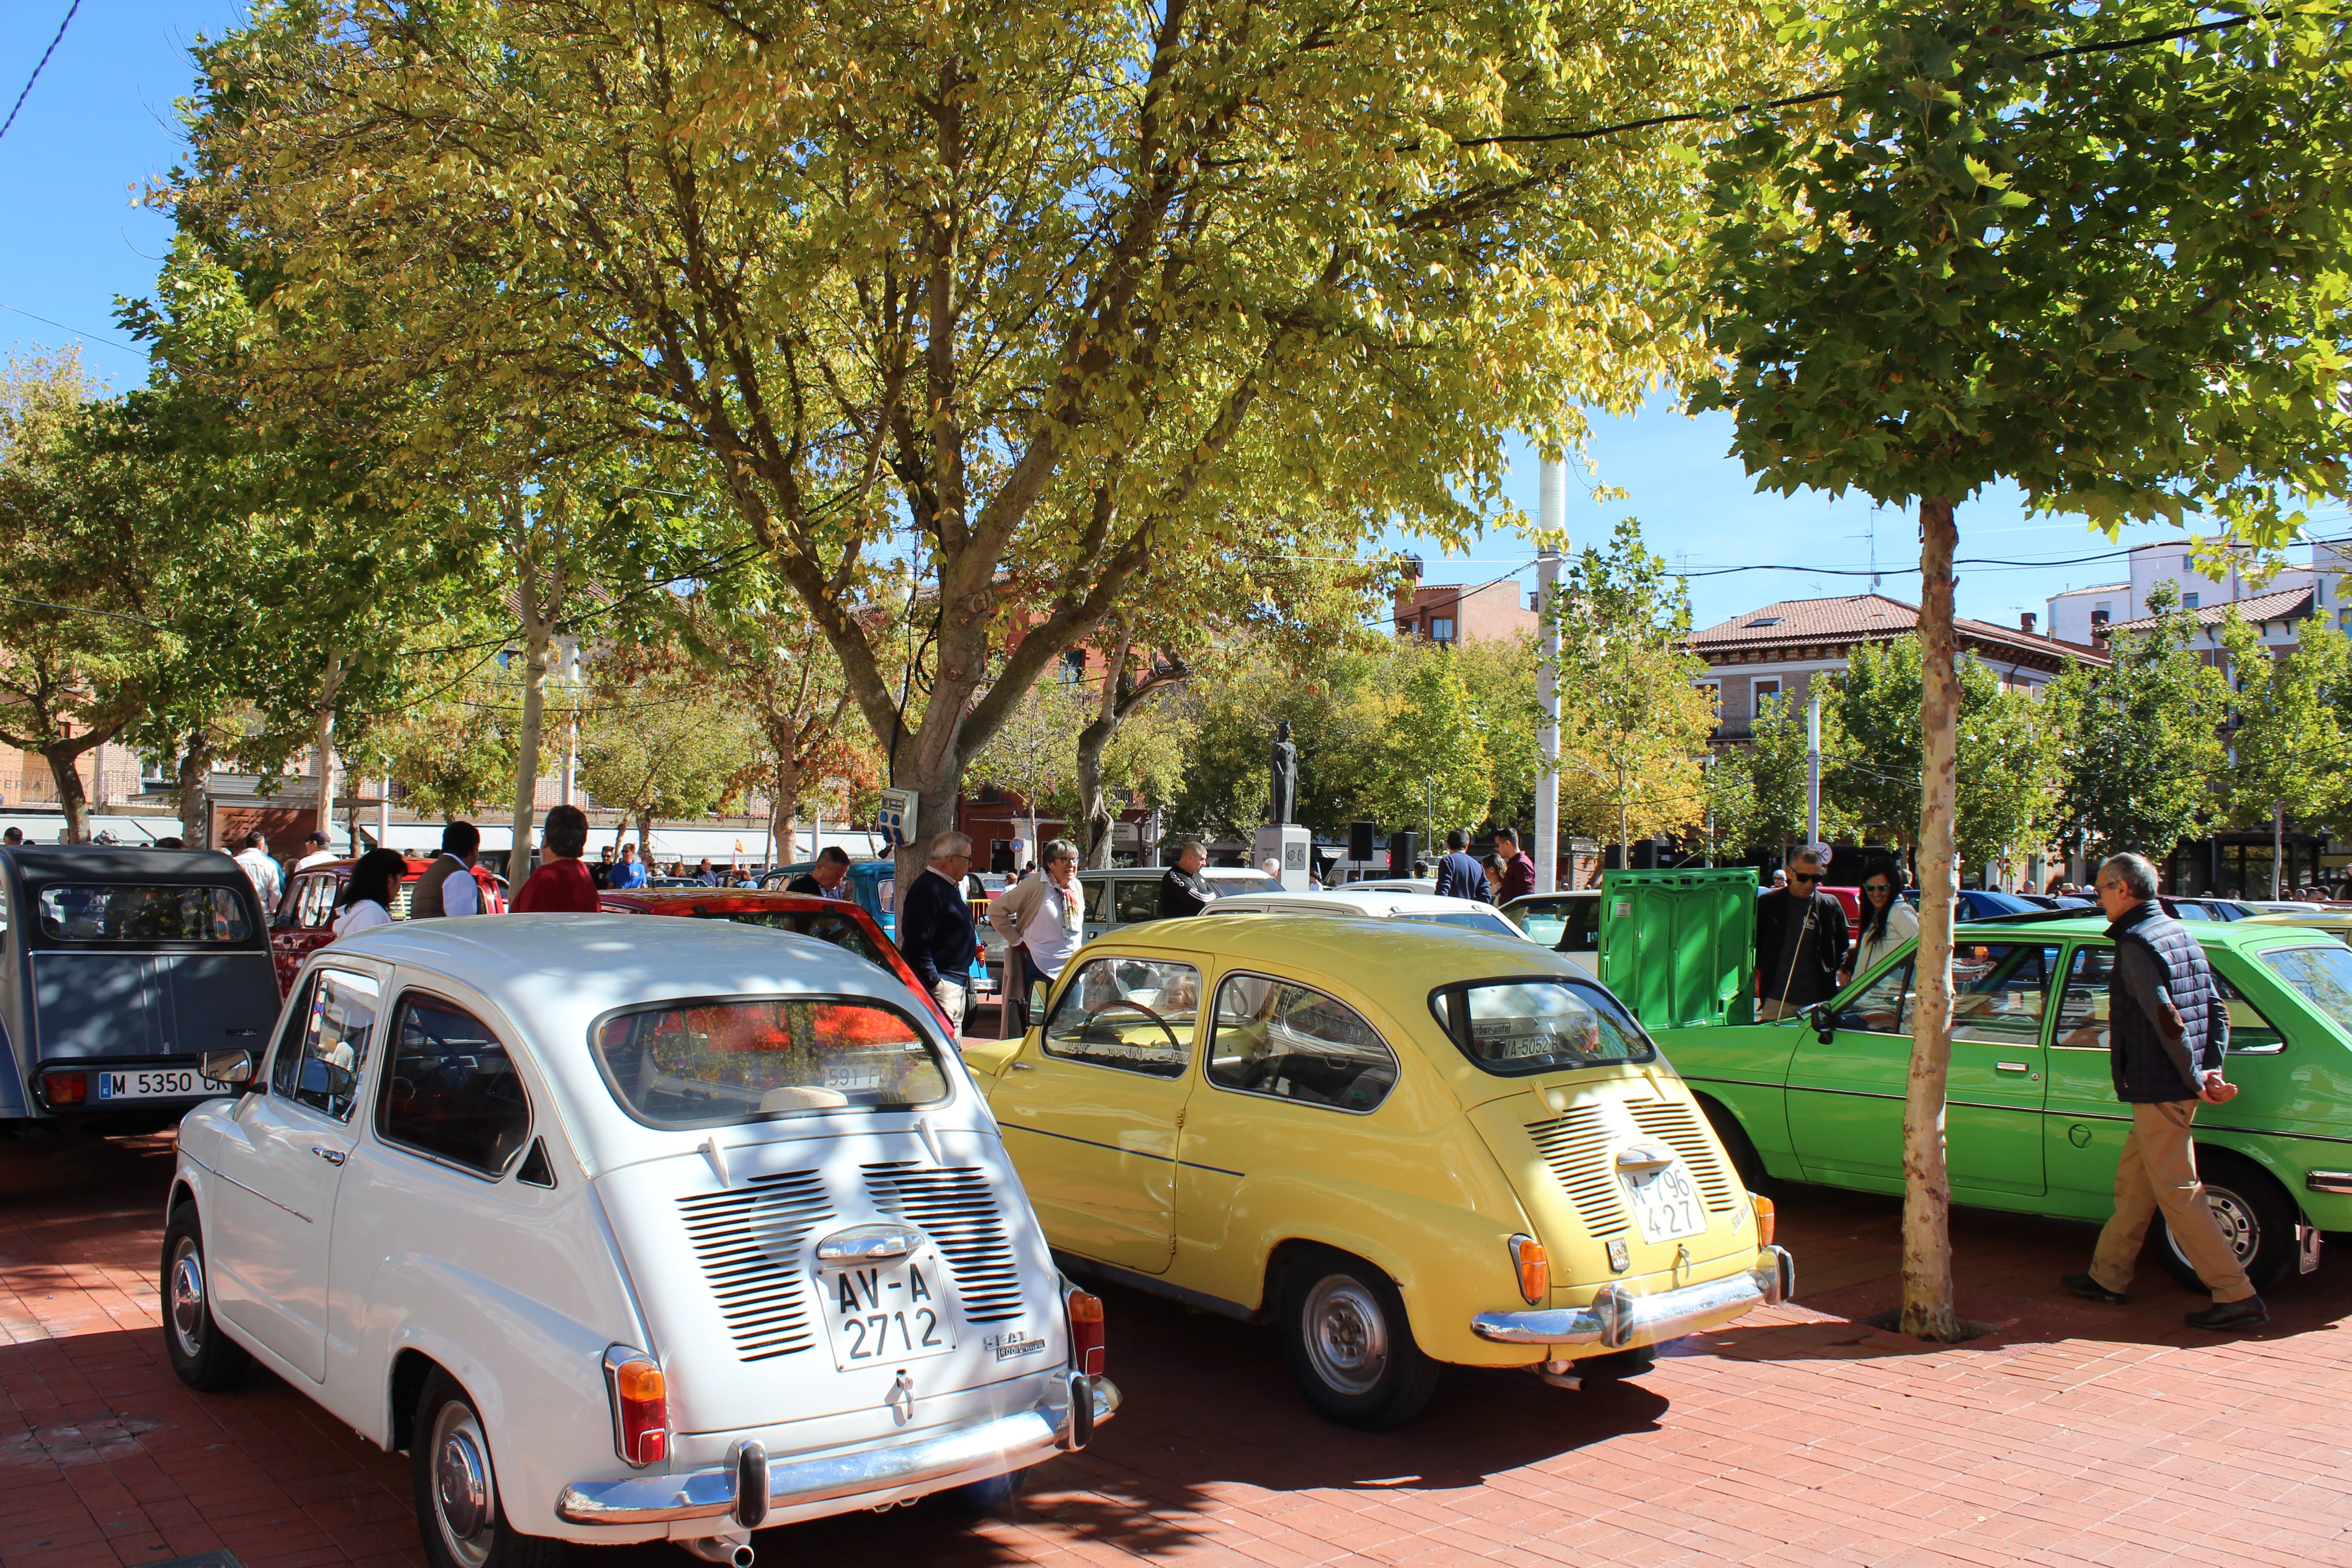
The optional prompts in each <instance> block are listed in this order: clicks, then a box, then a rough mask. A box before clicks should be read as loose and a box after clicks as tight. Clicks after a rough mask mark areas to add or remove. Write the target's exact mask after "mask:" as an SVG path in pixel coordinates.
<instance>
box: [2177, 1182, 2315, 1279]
mask: <svg viewBox="0 0 2352 1568" xmlns="http://www.w3.org/2000/svg"><path fill="white" fill-rule="evenodd" d="M2200 1164H2201V1165H2202V1166H2203V1167H2204V1168H2203V1169H2201V1170H2200V1172H2199V1174H2200V1176H2201V1177H2202V1178H2203V1180H2204V1184H2205V1203H2206V1206H2207V1207H2209V1208H2210V1209H2211V1210H2212V1211H2213V1218H2214V1221H2215V1223H2217V1224H2218V1225H2220V1226H2221V1237H2222V1239H2223V1240H2225V1241H2227V1242H2228V1243H2229V1244H2230V1247H2231V1251H2233V1252H2235V1253H2236V1254H2237V1255H2238V1261H2239V1263H2240V1264H2242V1266H2243V1267H2244V1268H2245V1270H2246V1278H2247V1279H2250V1280H2252V1282H2253V1287H2254V1289H2257V1290H2267V1289H2270V1288H2271V1287H2272V1286H2273V1285H2275V1284H2277V1283H2278V1282H2279V1281H2280V1280H2281V1279H2284V1278H2285V1276H2286V1273H2287V1271H2288V1270H2289V1269H2290V1268H2294V1262H2295V1239H2294V1227H2295V1223H2296V1217H2297V1216H2296V1213H2295V1206H2294V1202H2293V1201H2292V1200H2290V1199H2289V1198H2288V1197H2287V1195H2286V1194H2285V1193H2284V1192H2283V1191H2281V1190H2280V1187H2279V1184H2277V1183H2276V1182H2274V1181H2273V1180H2272V1179H2271V1177H2270V1176H2269V1174H2268V1173H2265V1172H2263V1170H2262V1169H2261V1168H2260V1167H2258V1166H2255V1165H2252V1164H2249V1163H2246V1162H2244V1161H2241V1160H2231V1159H2226V1158H2225V1159H2218V1160H2217V1159H2207V1160H2204V1161H2201V1162H2200ZM2158 1255H2159V1256H2160V1257H2161V1258H2163V1259H2164V1267H2165V1268H2167V1269H2168V1270H2169V1271H2170V1272H2171V1274H2172V1277H2173V1278H2174V1279H2178V1280H2179V1281H2180V1283H2181V1284H2182V1285H2184V1286H2186V1287H2188V1288H2189V1289H2191V1290H2200V1291H2201V1290H2203V1289H2205V1282H2204V1281H2203V1280H2201V1279H2198V1278H2197V1270H2196V1269H2195V1268H2192V1267H2191V1266H2190V1264H2189V1258H2188V1255H2187V1254H2185V1253H2183V1252H2182V1251H2181V1250H2180V1243H2179V1241H2177V1240H2175V1239H2174V1238H2173V1235H2172V1227H2171V1226H2165V1229H2164V1239H2163V1242H2162V1244H2161V1246H2160V1247H2159V1249H2158Z"/></svg>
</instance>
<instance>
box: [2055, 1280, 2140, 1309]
mask: <svg viewBox="0 0 2352 1568" xmlns="http://www.w3.org/2000/svg"><path fill="white" fill-rule="evenodd" d="M2058 1283H2059V1284H2061V1285H2063V1286H2064V1287H2066V1289H2069V1290H2072V1291H2073V1292H2074V1294H2075V1295H2077V1296H2081V1297H2083V1298H2084V1299H2085V1300H2093V1301H2104V1302H2105V1303H2106V1304H2107V1305H2108V1306H2110V1307H2120V1306H2122V1305H2123V1304H2124V1303H2125V1301H2126V1300H2129V1299H2130V1298H2128V1297H2126V1295H2125V1294H2124V1293H2123V1292H2122V1291H2120V1290H2110V1289H2107V1288H2106V1287H2105V1285H2102V1284H2100V1283H2099V1282H2098V1281H2097V1280H2095V1279H2092V1278H2091V1277H2090V1276H2089V1275H2087V1274H2061V1275H2060V1276H2058Z"/></svg>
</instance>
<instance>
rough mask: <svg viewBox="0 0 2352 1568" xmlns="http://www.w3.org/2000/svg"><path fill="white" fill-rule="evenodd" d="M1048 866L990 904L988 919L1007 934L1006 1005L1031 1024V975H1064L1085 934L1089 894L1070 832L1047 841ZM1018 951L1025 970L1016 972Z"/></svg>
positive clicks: (1025, 1023) (1050, 979) (1052, 977)
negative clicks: (1080, 879) (1080, 876)
mask: <svg viewBox="0 0 2352 1568" xmlns="http://www.w3.org/2000/svg"><path fill="white" fill-rule="evenodd" d="M1042 867H1043V868H1042V869H1040V870H1039V871H1038V873H1037V875H1035V876H1034V877H1032V878H1030V879H1028V880H1026V881H1024V882H1021V883H1019V884H1017V885H1015V886H1014V887H1013V888H1012V889H1009V890H1008V891H1006V892H1005V893H1004V894H1003V895H1002V896H1001V897H999V898H998V899H997V900H996V901H995V902H994V903H992V904H991V905H990V906H989V907H988V923H989V924H990V925H992V926H994V927H995V928H996V934H997V935H999V936H1001V937H1003V939H1004V944H1005V982H1004V1005H1005V1008H1006V1010H1007V1012H1008V1014H1011V1013H1018V1014H1019V1015H1020V1017H1019V1019H1018V1020H1016V1021H1018V1022H1019V1023H1020V1025H1021V1027H1022V1028H1023V1029H1024V1030H1025V1029H1026V1028H1027V1027H1028V1021H1027V1003H1028V998H1029V981H1030V979H1031V978H1032V977H1036V978H1042V979H1044V980H1045V982H1046V984H1049V985H1050V984H1052V983H1053V982H1055V981H1056V980H1058V979H1060V978H1061V977H1062V965H1064V964H1065V963H1068V962H1069V959H1070V954H1072V953H1074V952H1077V951H1078V944H1079V943H1080V942H1083V941H1085V940H1086V909H1087V906H1086V894H1085V892H1084V891H1083V890H1082V889H1080V888H1079V886H1078V847H1077V846H1076V844H1073V843H1071V842H1070V841H1069V840H1068V839H1066V838H1056V839H1055V840H1054V841H1053V842H1052V843H1051V844H1048V845H1046V846H1045V858H1044V860H1043V862H1042ZM1016 954H1017V955H1018V956H1019V958H1020V961H1021V963H1020V967H1021V969H1022V970H1023V972H1024V973H1022V974H1020V975H1018V976H1016V975H1015V974H1014V973H1013V958H1014V956H1015V955H1016Z"/></svg>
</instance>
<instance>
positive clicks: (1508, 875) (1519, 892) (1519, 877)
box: [1495, 827, 1536, 904]
mask: <svg viewBox="0 0 2352 1568" xmlns="http://www.w3.org/2000/svg"><path fill="white" fill-rule="evenodd" d="M1495 858H1496V859H1497V860H1500V861H1501V862H1502V863H1503V879H1502V881H1501V883H1500V884H1499V885H1497V886H1496V889H1495V901H1496V903H1498V904H1507V903H1509V902H1510V901H1511V900H1513V899H1524V898H1526V897H1527V896H1528V894H1529V893H1532V892H1534V891H1535V890H1536V862H1535V857H1534V856H1532V855H1522V854H1520V853H1519V834H1518V830H1517V828H1513V827H1497V828H1496V829H1495Z"/></svg>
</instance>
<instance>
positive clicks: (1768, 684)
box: [1748, 680, 1780, 720]
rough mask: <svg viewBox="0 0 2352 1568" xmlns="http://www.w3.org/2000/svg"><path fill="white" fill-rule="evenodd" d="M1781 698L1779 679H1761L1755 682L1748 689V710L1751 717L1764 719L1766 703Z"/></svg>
mask: <svg viewBox="0 0 2352 1568" xmlns="http://www.w3.org/2000/svg"><path fill="white" fill-rule="evenodd" d="M1779 700H1780V682H1779V681H1778V680H1759V681H1757V682H1755V683H1754V684H1753V685H1751V686H1750V687H1748V715H1749V717H1750V718H1752V719H1758V720H1760V719H1762V718H1763V717H1764V704H1766V703H1767V702H1778V701H1779Z"/></svg>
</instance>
